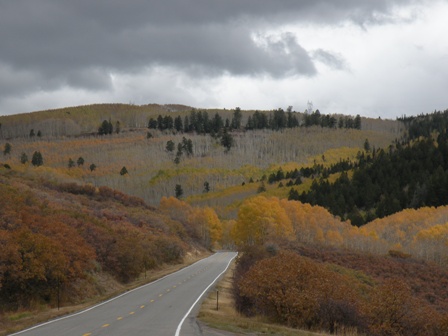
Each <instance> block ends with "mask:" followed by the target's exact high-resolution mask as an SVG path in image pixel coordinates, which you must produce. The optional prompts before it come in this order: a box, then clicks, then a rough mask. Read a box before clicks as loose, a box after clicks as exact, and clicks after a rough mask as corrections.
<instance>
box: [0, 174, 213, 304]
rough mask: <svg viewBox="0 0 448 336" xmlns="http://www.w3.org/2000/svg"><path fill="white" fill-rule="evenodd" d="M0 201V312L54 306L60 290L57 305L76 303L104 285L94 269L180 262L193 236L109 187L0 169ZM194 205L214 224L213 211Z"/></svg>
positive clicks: (116, 270) (128, 277)
mask: <svg viewBox="0 0 448 336" xmlns="http://www.w3.org/2000/svg"><path fill="white" fill-rule="evenodd" d="M0 204H1V207H0V246H1V248H0V311H9V310H16V309H22V308H23V309H29V308H34V307H36V306H40V305H49V306H54V305H55V304H56V302H57V296H58V295H59V297H60V299H61V304H63V305H64V304H68V303H75V302H79V300H83V299H85V295H86V292H88V293H90V295H95V293H97V291H101V290H102V289H101V284H95V281H96V280H95V279H97V278H98V276H97V273H107V274H108V276H112V277H113V278H115V279H116V280H117V281H119V282H122V283H127V282H130V281H133V280H135V279H136V278H137V277H139V276H140V275H141V274H142V273H144V272H146V271H147V270H151V269H154V268H156V267H158V266H161V265H163V264H165V263H177V262H181V261H182V258H183V256H184V255H185V253H186V251H187V250H188V249H189V248H190V247H189V244H190V243H191V241H192V240H193V239H194V237H190V236H189V235H188V234H187V233H186V232H185V230H184V228H183V225H182V224H181V223H180V222H178V221H176V220H175V219H172V218H169V217H168V216H166V215H165V214H164V213H162V212H159V211H155V209H154V208H152V207H150V206H147V205H146V204H145V203H144V202H143V201H142V200H141V199H139V198H137V197H133V196H128V195H125V194H123V193H122V192H119V191H116V190H113V189H111V188H108V187H101V188H99V189H96V188H94V187H93V186H91V185H81V184H76V183H57V182H55V181H52V182H49V181H48V180H45V179H43V178H40V179H27V178H24V177H23V176H19V175H14V174H9V175H8V176H6V175H2V174H0ZM167 211H169V210H168V209H167ZM197 212H198V213H199V214H202V215H201V216H199V217H194V218H204V221H205V223H208V222H207V220H208V219H209V218H210V219H211V221H212V222H213V223H214V224H217V225H219V223H220V222H219V220H218V218H217V217H216V214H215V213H214V212H213V211H210V210H208V211H205V212H204V213H202V212H200V211H199V210H197ZM187 217H188V216H187ZM212 236H213V237H215V238H216V237H218V236H217V235H216V234H211V236H210V237H212ZM216 239H217V238H216ZM195 248H199V249H201V248H203V247H202V246H201V243H200V241H199V240H198V241H196V246H195Z"/></svg>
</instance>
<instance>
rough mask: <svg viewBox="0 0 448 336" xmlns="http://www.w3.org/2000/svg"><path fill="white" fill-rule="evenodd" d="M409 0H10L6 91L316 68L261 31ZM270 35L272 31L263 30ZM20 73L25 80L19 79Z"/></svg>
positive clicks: (291, 42)
mask: <svg viewBox="0 0 448 336" xmlns="http://www.w3.org/2000/svg"><path fill="white" fill-rule="evenodd" d="M411 2H414V1H409V0H408V1H406V0H395V1H390V0H376V1H371V0H338V1H337V0H276V1H272V0H245V1H241V0H225V1H222V0H221V1H219V0H170V1H166V0H159V1H154V0H153V1H147V0H146V1H145V0H131V1H122V0H95V1H91V0H76V1H69V0H7V1H2V2H1V3H0V45H1V52H0V65H1V66H0V73H7V76H1V77H0V88H1V89H2V90H1V92H0V99H1V97H2V96H3V97H9V96H10V95H14V94H16V95H20V94H25V93H27V92H29V91H32V90H44V91H45V90H54V89H55V88H57V87H60V86H70V87H73V88H80V89H85V90H107V89H108V88H110V87H111V79H110V73H121V74H125V73H134V74H135V73H139V72H140V71H141V69H147V68H151V67H157V66H164V67H166V66H168V67H173V68H176V69H179V71H183V72H186V73H188V74H190V75H191V76H199V77H217V76H221V75H223V74H230V75H237V76H270V77H272V78H281V77H285V76H313V75H315V74H316V69H315V65H314V61H316V60H318V61H320V62H324V63H325V64H327V65H328V66H330V67H332V68H335V69H343V68H344V61H343V58H342V57H341V56H339V55H337V54H334V53H330V52H329V51H325V50H322V49H319V50H316V51H314V52H308V51H307V50H305V48H303V47H302V46H301V44H300V41H299V40H297V38H296V37H295V36H294V35H292V34H288V33H284V34H282V35H279V36H264V37H263V39H264V40H263V39H262V40H263V41H262V42H263V43H261V44H260V43H256V41H254V39H253V34H254V33H255V34H257V33H261V34H263V33H265V32H266V31H269V29H274V28H276V27H278V26H279V25H284V24H294V23H297V22H301V23H306V22H311V23H319V24H329V25H331V24H335V23H338V22H342V21H352V22H356V23H357V24H360V25H364V24H367V23H375V22H379V20H378V17H387V15H388V13H390V11H391V10H392V9H393V7H394V6H395V5H402V4H409V3H411ZM260 36H262V35H260ZM15 74H18V75H17V78H13V77H15Z"/></svg>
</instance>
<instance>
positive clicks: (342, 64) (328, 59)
mask: <svg viewBox="0 0 448 336" xmlns="http://www.w3.org/2000/svg"><path fill="white" fill-rule="evenodd" d="M311 54H312V57H313V59H316V60H318V61H320V62H322V63H324V64H325V65H327V66H328V67H330V68H332V69H335V70H345V69H347V64H346V61H345V59H344V58H343V57H342V56H341V55H339V54H336V53H333V52H331V51H328V50H324V49H317V50H314V51H313V52H312V53H311Z"/></svg>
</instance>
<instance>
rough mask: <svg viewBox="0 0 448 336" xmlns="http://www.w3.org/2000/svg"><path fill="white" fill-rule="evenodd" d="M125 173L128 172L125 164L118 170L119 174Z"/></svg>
mask: <svg viewBox="0 0 448 336" xmlns="http://www.w3.org/2000/svg"><path fill="white" fill-rule="evenodd" d="M126 174H128V170H127V169H126V167H125V166H123V168H121V170H120V175H121V176H123V175H126Z"/></svg>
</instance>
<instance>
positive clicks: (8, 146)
mask: <svg viewBox="0 0 448 336" xmlns="http://www.w3.org/2000/svg"><path fill="white" fill-rule="evenodd" d="M11 149H12V146H11V144H10V143H9V142H7V143H6V144H5V148H4V149H3V155H9V154H11Z"/></svg>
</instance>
